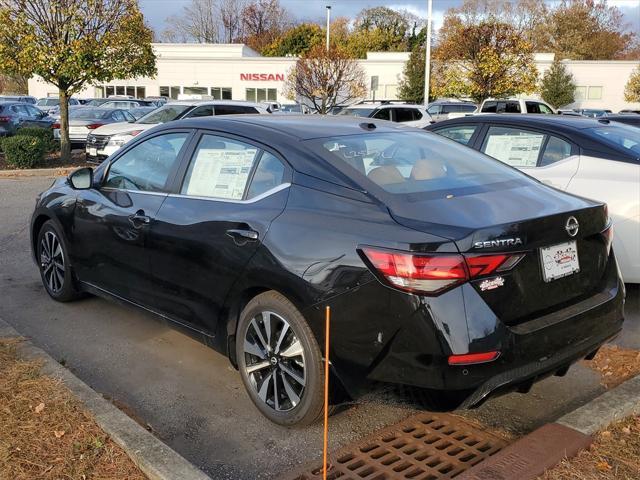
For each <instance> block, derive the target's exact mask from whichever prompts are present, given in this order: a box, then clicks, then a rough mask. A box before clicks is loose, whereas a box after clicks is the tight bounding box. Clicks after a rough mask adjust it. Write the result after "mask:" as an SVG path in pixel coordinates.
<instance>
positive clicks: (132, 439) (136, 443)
mask: <svg viewBox="0 0 640 480" xmlns="http://www.w3.org/2000/svg"><path fill="white" fill-rule="evenodd" d="M0 337H22V335H20V334H19V333H18V332H17V331H16V330H15V329H14V328H13V327H11V326H10V325H8V324H7V323H6V322H4V321H3V320H2V319H1V318H0ZM18 351H19V353H20V355H21V356H23V357H24V358H28V359H37V360H40V361H42V362H44V364H43V367H42V372H43V373H44V374H46V375H49V376H51V377H54V378H59V379H60V380H62V382H63V383H64V384H65V385H66V386H67V388H69V390H71V392H72V393H73V394H74V395H75V396H76V397H77V398H78V399H79V400H80V401H81V402H82V403H83V404H84V406H85V407H86V408H87V410H89V411H90V412H91V414H92V415H93V417H94V418H95V420H96V423H97V424H98V425H99V426H100V428H102V430H104V431H105V433H106V434H107V435H109V436H110V437H111V439H112V440H113V441H114V442H115V443H116V444H118V445H119V446H120V447H121V448H122V449H123V450H124V451H125V452H126V453H127V455H129V457H130V458H131V460H133V462H134V463H135V464H136V465H137V466H138V468H140V470H142V472H143V473H144V474H145V475H147V477H149V479H151V480H211V477H209V476H208V475H206V474H205V473H204V472H202V471H201V470H199V469H198V468H196V467H195V465H193V464H192V463H190V462H189V461H187V460H186V459H185V458H184V457H182V456H181V455H180V454H178V453H177V452H175V451H174V450H173V449H171V448H170V447H169V446H167V445H165V444H164V443H163V442H162V441H160V440H159V439H157V438H156V437H155V436H154V435H152V434H151V433H149V432H148V431H147V430H145V429H144V428H142V427H141V426H140V425H138V424H137V423H136V422H135V421H134V420H132V419H131V418H130V417H129V416H127V415H126V414H125V413H123V412H122V411H120V410H119V409H118V408H117V407H115V406H114V405H113V404H111V403H110V402H108V401H107V400H105V399H104V398H103V397H102V396H101V395H99V394H98V393H97V392H96V391H95V390H93V389H92V388H91V387H89V386H88V385H87V384H86V383H84V382H83V381H82V380H80V379H79V378H78V377H76V376H75V375H74V374H73V373H71V372H70V371H69V370H68V369H66V368H64V367H63V366H62V365H60V364H59V363H58V362H56V361H55V360H54V359H53V358H52V357H51V356H50V355H49V354H47V353H46V352H44V351H43V350H42V349H40V348H38V347H36V346H34V345H33V344H32V343H31V342H30V341H28V340H25V342H24V343H22V344H21V345H20V347H19V350H18Z"/></svg>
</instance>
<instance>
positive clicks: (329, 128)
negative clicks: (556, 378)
mask: <svg viewBox="0 0 640 480" xmlns="http://www.w3.org/2000/svg"><path fill="white" fill-rule="evenodd" d="M443 124H446V122H443V123H441V124H439V125H443ZM375 125H376V129H375V130H376V131H377V132H397V131H406V129H405V128H403V127H398V126H395V125H392V124H389V123H388V122H376V123H375ZM185 130H186V131H191V132H193V134H192V135H193V138H191V140H190V141H188V142H186V143H185V146H184V147H183V150H182V152H181V160H180V161H181V163H180V165H179V166H178V167H177V168H176V171H175V172H174V175H173V178H172V180H170V181H169V182H168V183H167V185H166V190H167V191H166V192H165V193H162V194H144V193H132V192H126V191H105V190H104V189H103V190H101V189H99V185H100V182H101V180H102V178H103V176H104V174H105V172H106V171H107V169H108V167H109V164H110V162H112V161H115V160H117V158H118V157H119V156H120V155H122V154H124V153H126V151H128V150H129V149H130V148H132V147H133V146H135V145H136V144H138V143H139V142H142V141H144V140H145V139H147V138H149V137H150V136H153V135H156V134H160V133H162V132H169V131H171V132H175V131H185ZM203 131H208V132H211V131H213V132H216V134H221V135H228V136H232V137H236V138H242V139H243V141H245V142H249V143H254V144H256V145H259V146H260V147H261V148H264V149H266V150H268V151H270V152H272V153H273V154H275V155H277V156H278V157H279V158H281V159H282V160H283V161H284V162H285V163H286V164H287V174H286V175H287V177H286V187H285V188H282V189H280V190H278V191H277V192H274V193H273V194H272V195H270V196H267V197H265V198H262V199H259V200H257V201H247V202H220V201H216V200H213V199H197V198H186V197H183V196H181V195H179V193H178V192H179V191H180V184H181V178H182V175H183V174H184V171H185V170H186V167H187V162H188V160H189V158H190V153H191V152H192V151H193V149H194V148H195V144H196V138H195V137H197V136H198V135H200V134H201V132H203ZM366 131H369V127H367V128H363V127H361V126H360V125H359V123H358V120H357V119H350V118H339V117H332V118H330V119H324V118H314V117H308V116H307V117H293V116H280V117H277V116H274V117H271V116H262V117H259V118H258V116H249V115H244V116H242V118H237V117H236V118H233V117H226V118H224V119H220V118H215V117H211V118H206V119H189V120H183V121H179V122H171V123H170V124H166V125H161V126H158V127H155V128H153V129H151V130H150V131H148V132H145V133H143V134H141V135H140V136H139V137H137V138H136V139H135V140H134V141H133V142H131V143H130V144H128V145H127V146H126V147H125V148H123V149H122V150H121V151H119V152H118V153H117V154H116V155H115V156H113V157H112V158H111V159H110V160H109V161H108V162H104V163H103V164H101V165H100V166H99V167H97V168H96V170H95V174H94V183H95V185H96V188H94V189H91V190H88V191H77V190H73V189H72V188H71V186H70V185H69V181H68V180H66V179H61V180H58V181H57V182H56V183H55V184H54V185H53V186H52V187H51V188H50V189H49V190H47V191H46V192H44V193H43V194H42V196H41V197H40V198H39V200H38V202H37V206H36V209H35V212H34V214H33V219H32V223H31V232H32V233H31V235H32V237H31V238H32V241H34V240H33V239H35V238H36V237H37V231H38V229H39V227H40V226H41V225H42V223H43V222H44V221H45V220H46V219H49V218H51V219H53V220H54V221H55V222H56V223H58V224H59V226H60V227H61V228H62V230H63V232H64V234H65V241H66V243H67V245H68V248H69V251H70V257H71V258H70V261H71V265H72V267H73V269H74V271H75V272H76V273H77V275H78V276H80V277H82V280H83V282H80V285H81V286H82V287H83V288H85V289H86V290H88V291H91V292H93V293H97V294H99V295H103V296H107V297H110V298H115V299H116V300H119V301H122V302H125V303H126V302H132V303H134V304H137V305H138V306H141V307H143V308H145V309H147V310H149V311H152V312H154V313H157V314H158V315H159V316H161V317H162V318H165V319H170V320H172V321H174V322H175V323H176V324H178V325H180V326H183V327H186V328H187V329H188V330H189V331H190V332H191V333H193V334H195V336H196V337H199V338H201V340H203V341H204V342H205V343H207V344H209V345H211V346H213V347H214V348H216V349H218V350H219V351H222V352H224V353H226V354H227V355H229V357H230V359H231V361H232V362H234V352H233V350H232V348H229V345H233V337H234V335H235V328H236V322H237V318H238V314H239V312H240V310H241V309H242V306H243V305H244V304H246V302H247V301H248V300H249V299H250V298H251V297H252V296H254V295H256V294H257V293H260V292H263V291H266V290H276V291H278V292H280V293H282V294H284V295H285V296H286V297H287V298H288V299H289V300H290V301H291V302H293V303H294V305H296V306H297V308H298V309H299V310H300V311H301V312H302V314H303V315H304V317H305V318H306V319H307V321H308V323H309V325H310V327H311V328H312V330H313V332H314V334H315V336H316V338H317V339H318V341H319V343H321V344H322V343H323V341H324V307H325V306H326V305H330V306H331V308H332V330H331V349H332V351H331V359H332V360H331V362H332V372H333V373H334V374H335V375H336V378H338V379H339V380H340V382H341V384H342V385H343V387H344V388H345V389H346V390H347V392H348V393H349V394H350V395H351V396H353V397H357V396H359V395H361V394H362V393H364V392H367V391H369V390H370V389H371V388H372V387H373V386H374V385H375V384H376V383H378V382H385V383H387V382H388V383H402V384H407V385H414V386H418V387H423V388H427V389H433V390H438V391H447V392H450V391H454V392H459V393H460V395H461V399H462V398H464V397H467V396H468V395H470V394H472V393H473V392H474V391H475V394H473V395H474V396H473V400H472V401H471V403H468V405H471V404H476V403H479V402H481V401H482V400H484V398H485V397H486V395H487V394H489V393H490V392H492V391H502V390H503V389H508V388H513V387H514V386H517V385H520V384H522V383H523V382H524V383H526V382H530V381H533V380H534V379H537V378H541V377H542V376H544V375H548V374H552V373H555V372H561V371H564V370H565V369H566V368H568V366H569V365H570V364H571V363H572V362H574V361H576V360H578V359H579V358H582V357H584V356H585V355H588V354H590V353H592V352H594V351H595V350H597V349H598V348H599V347H600V345H601V344H602V343H603V342H605V341H606V340H607V339H609V338H611V337H612V336H615V335H616V334H617V333H618V332H619V330H620V329H621V324H622V318H623V315H622V304H623V298H624V285H623V284H622V282H621V280H620V278H619V274H618V270H617V265H616V262H615V257H614V254H613V252H611V253H610V254H609V255H608V256H607V255H606V254H605V253H604V252H605V249H606V246H605V239H604V236H603V234H602V232H603V230H605V228H606V227H607V218H605V213H604V212H605V210H604V208H603V207H602V205H600V204H597V203H595V202H592V201H589V200H586V199H581V198H578V197H574V196H571V195H567V194H564V193H562V192H559V191H557V190H555V189H553V188H550V187H547V186H545V185H543V184H540V183H537V182H535V181H533V180H531V179H528V178H527V177H525V176H523V179H526V181H525V182H524V183H525V184H524V185H513V186H507V187H508V188H505V189H503V190H501V191H500V194H499V195H497V194H494V193H491V192H480V193H479V194H477V195H476V196H475V199H476V201H474V200H473V198H472V197H460V198H455V199H452V200H437V202H439V203H438V204H437V205H436V207H437V208H433V207H434V206H433V205H431V204H429V203H428V202H427V201H424V200H423V201H420V199H417V200H416V201H415V202H411V203H410V204H407V203H406V202H405V203H402V204H401V203H397V202H394V201H393V199H391V196H389V195H385V193H384V192H383V191H382V189H381V188H379V187H378V188H376V186H375V185H374V184H371V185H363V184H361V183H358V182H356V181H355V180H354V179H353V178H351V177H350V176H349V175H348V174H347V173H345V172H344V171H342V170H340V169H337V168H331V167H330V165H328V164H327V163H326V162H325V161H324V159H323V158H322V156H320V155H319V154H318V152H317V151H315V150H314V149H312V148H310V147H309V145H310V144H309V143H308V142H306V140H310V139H313V138H322V137H327V136H336V135H340V134H344V135H346V134H349V133H363V132H366ZM425 135H429V134H425ZM140 210H144V214H145V215H147V216H149V217H150V218H151V221H150V224H149V225H148V226H147V225H143V226H141V227H140V228H137V227H136V226H133V225H132V224H131V222H130V221H129V220H128V217H129V216H130V215H132V214H133V213H136V212H139V211H140ZM425 212H428V214H427V213H425ZM443 212H447V213H446V214H445V213H443ZM568 215H575V216H576V217H577V218H578V220H579V221H580V223H581V226H582V227H581V232H580V235H579V236H578V237H577V238H578V240H579V242H580V243H581V244H584V246H586V247H585V248H588V249H591V252H592V253H593V255H594V256H595V257H596V258H598V260H597V261H596V262H595V264H594V265H593V268H592V270H593V271H592V272H590V273H589V272H588V273H589V274H588V275H586V276H585V277H584V278H582V277H580V276H578V275H576V276H574V277H567V278H564V279H559V280H556V281H554V282H552V283H549V284H545V285H540V282H541V280H540V278H541V273H540V271H539V269H538V267H539V259H538V257H537V253H536V249H537V248H538V247H540V246H542V245H549V244H554V243H557V242H561V241H566V240H567V238H568V237H567V233H566V231H565V230H564V227H563V226H564V221H565V219H566V218H567V216H568ZM237 228H240V229H242V228H250V229H251V230H254V231H256V232H257V233H258V241H255V242H239V243H238V242H237V239H234V238H232V237H230V236H229V235H226V231H227V230H230V229H237ZM514 235H517V236H520V237H522V238H523V239H526V241H525V245H524V248H523V247H522V246H518V247H519V250H518V249H517V248H513V247H512V248H511V251H523V252H525V253H527V257H526V259H525V261H523V262H522V264H519V265H518V267H517V268H516V269H514V270H513V271H512V272H509V273H507V274H505V275H504V276H505V278H506V281H507V282H508V285H509V288H508V289H505V290H504V291H503V292H500V291H496V292H494V293H491V292H482V291H481V290H480V288H479V286H478V283H479V280H475V281H472V282H469V283H465V284H463V285H461V286H459V287H456V288H453V289H451V290H449V291H446V292H445V293H443V294H441V295H438V296H434V297H427V296H421V295H412V294H407V293H404V292H400V291H398V290H395V289H392V288H390V287H388V286H386V285H384V284H383V283H382V282H380V281H379V280H378V279H377V277H376V275H375V274H374V273H372V271H371V270H370V269H369V268H368V266H367V264H366V262H365V261H363V257H362V256H361V254H360V252H359V248H361V247H362V246H366V245H372V246H377V247H382V248H387V249H394V250H404V251H413V252H438V253H444V252H448V253H458V252H473V243H474V242H475V241H477V240H485V239H493V238H504V237H510V236H514ZM32 246H33V247H35V245H32ZM580 248H583V247H580ZM500 251H509V249H505V248H503V249H500ZM483 253H484V252H483ZM232 273H235V274H236V275H235V277H234V278H230V277H231V276H232V275H231V274H232ZM531 285H535V291H531ZM528 287H529V290H528ZM216 288H217V291H215V290H216ZM559 299H560V300H559ZM594 299H597V301H595V302H594ZM501 305H508V306H509V308H508V309H507V311H506V312H505V311H500V308H501ZM518 309H520V310H518ZM516 310H517V311H518V312H520V311H521V312H523V313H522V314H521V315H518V314H516V313H515V311H516ZM501 315H506V316H507V317H508V318H507V319H506V321H505V319H503V318H501ZM487 350H500V351H501V352H502V355H501V356H500V357H499V358H498V359H497V360H496V361H494V362H491V363H489V364H483V365H471V366H465V367H450V366H448V365H447V358H448V356H449V355H451V354H464V353H469V352H482V351H487ZM454 406H455V405H454Z"/></svg>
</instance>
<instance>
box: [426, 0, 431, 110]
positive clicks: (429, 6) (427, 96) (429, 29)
mask: <svg viewBox="0 0 640 480" xmlns="http://www.w3.org/2000/svg"><path fill="white" fill-rule="evenodd" d="M432 8H433V0H427V45H426V50H427V54H426V58H425V64H424V104H425V105H428V104H429V78H430V75H429V73H430V72H431V10H432Z"/></svg>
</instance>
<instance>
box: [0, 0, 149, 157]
mask: <svg viewBox="0 0 640 480" xmlns="http://www.w3.org/2000/svg"><path fill="white" fill-rule="evenodd" d="M151 39H152V32H151V30H150V29H149V28H147V27H146V26H145V24H144V19H143V17H142V13H141V12H140V10H139V8H138V4H137V2H136V1H135V0H0V70H1V71H4V72H7V73H9V74H11V75H22V76H25V77H31V76H33V75H38V76H40V77H42V78H43V79H44V80H45V81H46V82H49V83H51V84H53V85H55V86H56V87H58V92H59V95H60V115H61V118H60V133H61V142H60V147H61V154H62V157H63V158H64V159H68V158H69V157H70V153H71V144H70V142H69V109H68V105H69V97H70V96H71V95H72V94H73V93H76V92H78V91H80V90H81V89H82V88H83V87H85V86H86V85H88V84H90V83H92V82H97V81H99V82H108V81H111V80H113V79H115V78H132V77H137V76H143V75H154V74H155V72H156V68H155V55H154V54H153V50H152V48H151Z"/></svg>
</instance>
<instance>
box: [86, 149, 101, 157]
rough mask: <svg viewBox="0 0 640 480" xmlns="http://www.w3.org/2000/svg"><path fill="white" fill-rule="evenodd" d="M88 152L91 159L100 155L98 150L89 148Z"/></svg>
mask: <svg viewBox="0 0 640 480" xmlns="http://www.w3.org/2000/svg"><path fill="white" fill-rule="evenodd" d="M87 152H88V153H89V156H91V157H95V156H97V155H98V149H97V148H87Z"/></svg>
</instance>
